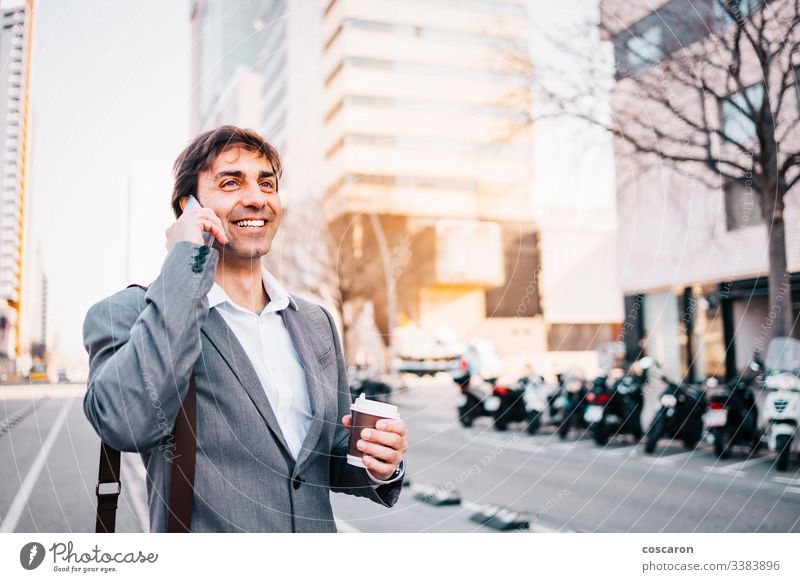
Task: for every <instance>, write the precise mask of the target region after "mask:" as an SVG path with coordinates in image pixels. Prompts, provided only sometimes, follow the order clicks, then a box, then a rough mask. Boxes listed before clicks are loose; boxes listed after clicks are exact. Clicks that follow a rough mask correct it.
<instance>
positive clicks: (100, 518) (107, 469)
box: [94, 443, 122, 533]
mask: <svg viewBox="0 0 800 582" xmlns="http://www.w3.org/2000/svg"><path fill="white" fill-rule="evenodd" d="M119 457H120V455H119V451H118V450H116V449H112V448H111V447H110V446H108V445H107V444H106V443H101V444H100V472H99V475H98V477H97V487H95V494H96V495H97V521H96V522H95V526H94V531H95V532H96V533H114V527H115V523H116V517H117V499H118V498H119V494H120V491H122V483H121V482H120V479H119Z"/></svg>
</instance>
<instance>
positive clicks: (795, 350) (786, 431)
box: [763, 337, 800, 471]
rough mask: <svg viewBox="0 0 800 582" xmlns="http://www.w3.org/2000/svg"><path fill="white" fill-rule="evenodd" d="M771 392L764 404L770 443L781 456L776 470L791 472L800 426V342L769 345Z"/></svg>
mask: <svg viewBox="0 0 800 582" xmlns="http://www.w3.org/2000/svg"><path fill="white" fill-rule="evenodd" d="M763 367H764V368H765V372H766V378H765V379H764V384H765V386H766V388H767V390H768V392H767V397H766V401H765V403H764V408H765V413H766V417H767V422H768V424H767V442H768V443H769V449H770V450H771V451H775V452H776V453H777V454H778V456H777V458H776V459H775V468H776V469H777V470H778V471H785V470H786V469H788V468H789V456H790V454H791V451H792V442H793V441H794V438H795V435H796V434H797V427H798V424H800V340H796V339H794V338H788V337H780V338H774V339H773V340H772V341H771V342H770V343H769V348H768V349H767V358H766V361H765V362H764V364H763Z"/></svg>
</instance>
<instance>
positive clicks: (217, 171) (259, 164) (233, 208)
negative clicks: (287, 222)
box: [197, 147, 282, 260]
mask: <svg viewBox="0 0 800 582" xmlns="http://www.w3.org/2000/svg"><path fill="white" fill-rule="evenodd" d="M197 198H198V199H199V200H200V204H202V205H203V206H204V207H206V208H210V209H211V210H213V211H214V212H215V213H216V214H217V216H219V218H220V220H222V227H223V228H224V229H225V233H226V234H227V235H228V239H229V241H228V244H226V245H225V252H224V257H225V259H226V260H227V259H234V260H235V259H236V258H241V259H257V258H259V257H262V256H264V255H266V254H267V253H268V252H269V250H270V247H271V246H272V239H273V238H274V236H275V233H276V232H277V231H278V225H279V224H280V220H281V215H282V211H281V201H280V198H279V197H278V178H277V176H275V173H274V171H273V168H272V164H270V162H269V161H268V160H267V159H266V158H265V157H263V156H261V155H259V153H258V152H251V151H248V150H246V149H244V148H242V147H232V148H230V149H228V150H226V151H224V152H222V153H221V154H220V155H219V156H218V157H217V159H216V160H215V161H214V164H213V165H212V166H211V168H209V169H208V170H206V171H205V172H201V173H200V175H199V176H198V179H197ZM246 219H256V220H262V221H264V223H263V224H262V225H260V226H254V225H253V224H254V223H250V225H247V224H242V223H241V222H240V221H242V220H246ZM214 246H215V247H217V248H218V249H219V247H220V244H219V241H216V242H215V243H214Z"/></svg>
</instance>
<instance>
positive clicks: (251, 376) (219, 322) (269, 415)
mask: <svg viewBox="0 0 800 582" xmlns="http://www.w3.org/2000/svg"><path fill="white" fill-rule="evenodd" d="M202 331H203V334H204V335H205V336H206V337H207V338H208V340H209V341H210V342H211V344H212V345H213V346H214V347H215V348H216V349H217V351H218V352H219V353H220V355H221V356H222V359H223V360H225V363H226V364H228V367H229V368H230V369H231V372H233V375H234V376H235V377H236V379H237V380H238V381H239V383H240V384H241V385H242V387H244V389H245V391H246V392H247V395H248V396H249V397H250V400H252V401H253V404H255V406H256V408H257V409H258V412H259V414H261V417H262V418H263V419H264V422H266V423H267V426H269V428H270V430H272V432H273V433H274V434H275V438H277V439H278V442H280V443H281V445H282V446H283V448H284V449H285V450H286V452H287V453H288V454H289V456H291V452H290V450H289V445H287V444H286V439H285V438H284V436H283V432H281V427H280V425H279V424H278V418H277V417H276V416H275V411H274V410H272V406H271V405H270V403H269V399H268V398H267V394H266V392H264V387H263V386H262V385H261V380H260V379H259V378H258V374H257V373H256V371H255V369H254V368H253V365H252V364H251V363H250V358H248V357H247V353H246V352H245V351H244V348H243V347H242V344H240V343H239V340H238V339H236V334H234V333H233V330H232V329H231V328H230V327H228V324H227V323H225V318H223V317H222V315H220V313H219V312H218V311H217V310H216V309H211V310H210V311H209V312H208V318H207V319H206V321H205V323H204V324H203V328H202Z"/></svg>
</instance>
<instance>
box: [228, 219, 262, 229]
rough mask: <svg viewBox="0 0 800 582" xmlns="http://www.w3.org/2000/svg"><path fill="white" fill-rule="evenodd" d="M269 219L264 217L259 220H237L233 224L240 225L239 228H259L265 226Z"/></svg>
mask: <svg viewBox="0 0 800 582" xmlns="http://www.w3.org/2000/svg"><path fill="white" fill-rule="evenodd" d="M268 222H269V221H267V220H264V219H258V220H249V219H248V220H237V221H235V222H234V223H233V224H235V225H236V226H238V227H239V228H252V229H259V228H264V227H265V226H266V225H267V223H268Z"/></svg>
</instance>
